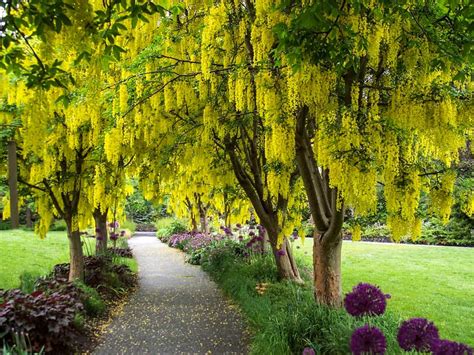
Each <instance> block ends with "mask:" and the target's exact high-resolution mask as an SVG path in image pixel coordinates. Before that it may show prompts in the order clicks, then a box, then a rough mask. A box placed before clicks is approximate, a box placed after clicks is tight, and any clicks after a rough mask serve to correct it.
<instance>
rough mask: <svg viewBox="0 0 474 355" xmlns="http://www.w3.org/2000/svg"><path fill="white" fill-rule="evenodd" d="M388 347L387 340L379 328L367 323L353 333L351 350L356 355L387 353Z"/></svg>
mask: <svg viewBox="0 0 474 355" xmlns="http://www.w3.org/2000/svg"><path fill="white" fill-rule="evenodd" d="M386 349H387V341H386V339H385V336H384V335H383V333H382V331H381V330H380V329H379V328H376V327H370V326H369V325H368V324H366V325H364V326H363V327H360V328H357V329H356V330H354V333H352V337H351V351H352V353H353V354H354V355H362V354H373V355H375V354H377V355H378V354H385V350H386Z"/></svg>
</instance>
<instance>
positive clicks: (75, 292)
mask: <svg viewBox="0 0 474 355" xmlns="http://www.w3.org/2000/svg"><path fill="white" fill-rule="evenodd" d="M120 261H121V260H120V258H117V257H112V256H86V257H84V264H85V280H84V282H74V283H71V282H68V281H67V275H68V273H69V264H67V263H64V264H57V265H55V266H54V269H53V272H52V273H51V274H50V275H48V276H46V277H40V278H39V279H38V280H37V281H36V282H35V284H34V286H33V290H31V292H27V291H25V290H20V289H10V290H5V291H1V290H0V335H1V338H0V339H1V341H2V343H4V344H5V346H6V347H7V348H6V349H7V350H5V349H4V352H6V353H9V350H8V349H15V353H17V352H18V351H24V352H46V353H52V354H61V353H71V352H74V353H76V352H80V353H84V352H87V351H90V350H92V349H93V348H94V346H95V345H96V341H97V335H98V333H99V332H100V329H102V328H103V327H102V326H100V325H105V324H106V323H107V320H108V319H109V318H110V316H111V315H112V314H113V313H114V310H116V309H117V307H119V306H120V305H121V304H122V303H123V302H124V300H125V299H126V298H127V297H128V296H129V294H130V292H131V291H133V289H134V287H135V286H136V284H137V277H136V274H135V273H134V272H132V271H131V270H130V268H129V267H128V266H126V265H123V264H122V263H120Z"/></svg>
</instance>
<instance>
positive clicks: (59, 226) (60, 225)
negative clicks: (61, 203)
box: [49, 219, 67, 232]
mask: <svg viewBox="0 0 474 355" xmlns="http://www.w3.org/2000/svg"><path fill="white" fill-rule="evenodd" d="M49 230H50V231H51V232H64V231H67V226H66V222H64V221H63V220H62V219H59V220H57V221H55V222H54V223H53V224H52V225H51V227H50V228H49Z"/></svg>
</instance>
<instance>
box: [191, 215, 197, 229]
mask: <svg viewBox="0 0 474 355" xmlns="http://www.w3.org/2000/svg"><path fill="white" fill-rule="evenodd" d="M191 226H192V228H193V230H192V231H193V232H197V231H198V226H197V222H196V216H195V215H194V213H193V212H191Z"/></svg>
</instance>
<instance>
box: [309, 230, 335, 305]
mask: <svg viewBox="0 0 474 355" xmlns="http://www.w3.org/2000/svg"><path fill="white" fill-rule="evenodd" d="M313 239H314V240H313V271H314V297H315V299H316V301H317V302H318V303H320V304H324V305H327V306H331V307H341V306H342V287H341V249H342V238H338V239H336V240H334V241H333V242H331V243H325V242H324V239H322V238H321V235H320V234H319V233H318V232H315V233H314V238H313Z"/></svg>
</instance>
